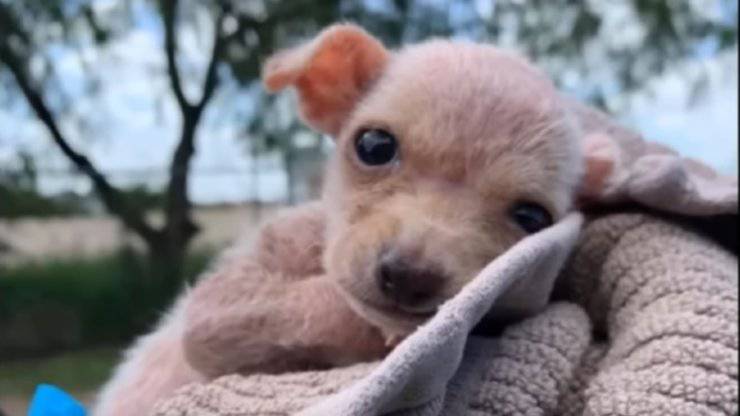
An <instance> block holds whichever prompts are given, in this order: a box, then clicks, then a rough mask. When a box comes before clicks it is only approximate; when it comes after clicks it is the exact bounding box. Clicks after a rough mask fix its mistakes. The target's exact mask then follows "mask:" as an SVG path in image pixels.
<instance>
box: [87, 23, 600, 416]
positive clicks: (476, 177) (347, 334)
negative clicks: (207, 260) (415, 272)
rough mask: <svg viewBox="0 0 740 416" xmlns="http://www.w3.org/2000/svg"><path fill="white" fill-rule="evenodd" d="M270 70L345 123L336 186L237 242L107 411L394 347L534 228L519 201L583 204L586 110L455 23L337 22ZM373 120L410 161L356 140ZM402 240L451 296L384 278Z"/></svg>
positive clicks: (316, 109)
mask: <svg viewBox="0 0 740 416" xmlns="http://www.w3.org/2000/svg"><path fill="white" fill-rule="evenodd" d="M263 78H264V80H265V84H266V86H267V88H268V89H270V90H271V91H276V90H279V89H282V88H285V87H289V86H294V87H295V88H296V89H297V90H298V93H299V94H298V95H299V100H300V106H301V113H302V116H303V118H304V120H305V121H306V122H307V123H308V124H309V125H311V126H313V127H314V128H316V129H317V130H319V131H322V132H324V133H329V134H331V135H332V136H333V137H334V138H335V140H336V151H335V155H334V157H333V158H332V160H331V162H330V163H329V166H328V170H327V183H326V186H325V192H324V195H323V197H322V201H321V202H320V203H316V204H309V205H307V206H304V207H299V208H296V209H294V210H292V211H290V212H289V213H288V214H286V215H284V216H281V217H278V218H277V219H276V220H275V221H273V222H272V223H270V224H268V225H266V226H265V227H264V229H263V230H262V232H261V235H260V239H259V241H258V242H257V244H256V246H255V247H254V248H253V249H251V250H249V251H247V250H246V249H244V248H243V247H242V246H237V247H236V248H235V249H233V250H232V252H231V253H230V254H229V255H227V256H225V258H224V259H222V260H221V261H220V262H219V263H218V264H217V265H216V267H215V268H214V271H213V272H212V273H210V274H209V276H207V277H205V278H204V279H202V281H201V282H199V284H198V285H197V286H196V287H195V288H194V289H193V290H192V291H190V292H186V293H185V294H184V295H183V299H182V300H181V301H180V302H179V303H178V304H180V305H183V306H182V307H178V308H177V309H176V311H175V312H174V313H173V315H172V317H171V318H170V319H168V320H166V321H165V324H164V325H163V326H161V327H160V328H159V329H158V330H157V332H155V333H154V334H153V335H149V336H148V337H146V338H144V340H143V341H142V342H140V343H139V346H138V347H135V348H134V349H133V350H132V352H131V353H130V354H129V356H128V358H127V362H126V363H124V364H123V366H122V369H123V370H119V371H118V372H117V373H116V376H115V377H114V379H113V380H112V381H111V383H110V384H109V387H108V388H106V390H105V393H104V395H103V396H102V400H101V407H99V409H101V410H100V411H99V412H98V413H97V414H101V415H113V416H118V415H126V414H133V413H130V412H128V410H117V411H114V410H110V409H124V406H125V403H126V402H135V403H137V406H140V407H139V408H141V409H143V408H147V407H149V406H151V405H152V404H153V401H154V400H155V399H156V398H157V397H162V396H164V395H166V394H169V393H170V392H171V390H172V389H173V388H174V386H177V385H182V384H185V383H188V382H192V381H199V380H202V379H208V378H211V377H215V376H218V375H222V374H225V373H229V372H235V371H239V372H280V371H287V370H295V369H301V368H314V367H324V366H338V365H345V364H348V363H352V362H357V361H363V360H369V359H373V358H377V357H380V356H382V355H383V354H384V353H386V352H387V347H386V346H385V344H394V343H395V342H398V340H400V339H402V338H403V337H405V336H406V335H408V334H409V333H410V332H411V331H413V330H414V329H415V328H416V327H417V326H418V325H419V324H421V323H422V322H424V320H426V319H427V318H428V317H429V316H431V314H433V313H434V311H435V310H436V308H437V306H439V304H441V303H442V302H443V301H445V300H446V299H448V298H450V297H451V296H453V295H454V294H455V293H457V292H458V291H459V290H460V289H461V288H462V286H463V285H464V284H465V283H466V282H468V281H469V280H470V279H471V278H473V277H474V276H475V274H476V273H477V272H478V271H479V270H480V269H481V268H482V267H483V266H484V265H485V264H487V263H488V262H490V261H491V260H492V259H493V258H495V257H496V256H498V255H499V254H501V253H502V252H503V251H505V250H506V249H508V248H509V247H511V246H512V245H513V244H514V243H516V242H517V241H518V240H520V239H521V238H523V237H524V236H525V232H524V231H522V230H521V229H520V228H519V227H518V226H517V225H516V224H515V223H514V221H513V220H512V219H511V215H510V210H511V208H512V207H513V206H514V204H515V203H517V202H520V201H528V202H536V203H539V204H541V205H543V206H544V207H546V208H547V209H548V210H549V211H550V212H551V214H552V216H553V217H554V219H555V220H558V219H560V218H562V217H563V216H564V215H565V214H566V212H567V211H568V210H570V209H571V208H572V205H573V201H574V199H575V192H576V189H577V187H578V185H579V183H580V182H581V181H582V179H581V177H582V176H583V175H582V173H583V172H582V169H583V166H584V155H582V154H581V150H580V148H581V146H580V144H579V137H578V135H579V133H578V131H577V128H576V123H574V121H573V120H572V119H571V117H572V116H571V114H570V112H569V110H568V108H567V106H566V105H565V103H564V101H563V100H562V99H561V98H560V96H559V95H558V93H557V91H556V90H555V88H554V87H553V85H552V84H551V83H550V81H549V80H548V79H547V78H546V77H545V76H544V75H543V74H542V73H541V72H539V71H538V70H536V69H535V68H533V67H532V66H530V65H529V64H528V63H527V62H526V61H525V60H524V59H522V58H520V57H518V56H515V55H512V54H510V53H507V52H503V51H500V50H498V49H496V48H495V47H492V46H487V45H478V44H472V43H454V42H449V41H443V40H433V41H429V42H426V43H422V44H419V45H413V46H409V47H407V48H404V49H402V50H399V51H394V52H392V51H388V50H386V49H385V48H384V47H383V46H382V45H381V44H380V43H379V42H378V41H377V40H375V39H374V38H372V37H371V36H370V35H368V34H367V33H366V32H364V31H362V30H361V29H359V28H357V27H355V26H352V25H335V26H332V27H329V28H327V29H326V30H325V31H324V32H322V33H321V34H319V35H318V36H317V37H316V39H314V40H313V41H311V42H309V43H307V44H304V45H300V46H297V47H295V48H293V49H290V50H287V51H283V52H279V53H278V54H276V55H275V56H274V57H273V58H271V59H270V60H268V62H267V64H266V65H265V69H264V73H263ZM369 128H382V129H385V130H387V131H389V132H391V133H393V134H394V135H395V137H396V138H397V140H398V142H399V144H400V150H399V157H398V159H397V160H396V161H395V162H393V163H391V164H389V165H387V166H382V167H368V166H364V165H362V164H361V163H360V162H359V160H358V158H357V156H356V154H355V150H354V140H355V138H356V137H357V135H358V134H359V132H361V131H363V129H369ZM603 149H604V146H600V145H591V146H590V147H588V148H587V150H593V152H590V153H587V154H586V155H585V157H586V163H585V166H586V167H587V168H589V169H591V168H593V167H596V169H593V170H594V172H586V175H585V179H583V183H585V184H586V186H584V187H583V189H587V190H588V192H590V193H594V192H598V187H599V186H600V184H603V183H605V182H606V178H607V177H608V176H609V174H610V173H611V170H610V169H611V168H612V166H613V163H612V161H611V160H610V159H609V153H608V152H606V153H605V152H604V151H603ZM592 153H593V155H594V157H593V158H592V157H591V154H592ZM605 154H606V155H607V156H606V157H605V156H604V155H605ZM591 159H594V160H593V161H592V160H591ZM387 247H392V248H393V249H394V250H396V251H397V252H398V253H402V255H403V256H404V257H405V258H406V259H407V260H408V261H410V262H413V263H414V264H421V265H424V267H429V268H433V269H434V270H440V271H442V272H443V273H442V274H441V276H444V279H443V280H442V281H441V282H437V283H436V284H437V285H438V286H439V287H435V292H434V296H432V297H431V298H430V299H428V300H426V301H425V302H424V303H423V304H421V305H416V306H414V307H413V308H408V307H401V306H398V305H396V304H395V303H394V302H392V301H390V300H389V299H387V298H386V297H385V296H384V295H383V294H382V293H381V291H380V290H379V288H378V287H377V282H376V279H375V278H374V275H375V274H376V273H377V263H378V259H379V257H380V253H381V251H382V250H383V249H384V248H387ZM428 284H431V281H430V282H428ZM156 340H159V341H161V343H160V342H159V341H156ZM165 344H167V345H165ZM168 349H169V350H170V351H172V354H171V355H170V356H168V357H167V359H162V360H161V364H159V362H160V361H158V359H157V357H159V356H160V355H161V353H162V351H164V350H168ZM183 357H184V358H183ZM177 360H184V361H186V362H176V361H177ZM169 368H179V369H187V370H186V371H180V372H174V371H169V370H168V369H169ZM166 377H172V379H170V380H164V378H166ZM149 379H151V380H156V382H151V383H150V381H149ZM145 380H146V381H145ZM145 383H150V384H146V385H147V386H152V387H148V388H147V389H146V391H142V388H141V386H142V385H145ZM155 384H156V385H155ZM137 414H138V413H137Z"/></svg>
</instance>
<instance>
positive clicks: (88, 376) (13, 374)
mask: <svg viewBox="0 0 740 416" xmlns="http://www.w3.org/2000/svg"><path fill="white" fill-rule="evenodd" d="M119 354H120V349H119V348H113V347H99V348H92V349H86V350H79V351H71V352H66V353H63V354H59V355H55V356H52V357H48V358H43V359H38V358H35V359H24V360H14V361H10V362H3V363H2V364H0V394H1V395H2V396H18V397H24V398H26V399H30V398H31V395H32V394H33V391H34V389H35V388H36V385H38V384H39V383H49V384H54V385H55V386H58V387H60V388H62V389H64V390H66V391H70V392H80V391H92V390H96V389H97V388H98V387H99V386H100V385H101V384H102V383H103V382H104V381H105V380H106V379H107V378H108V377H109V376H110V372H111V370H112V368H113V366H114V365H115V364H116V362H117V361H118V359H119Z"/></svg>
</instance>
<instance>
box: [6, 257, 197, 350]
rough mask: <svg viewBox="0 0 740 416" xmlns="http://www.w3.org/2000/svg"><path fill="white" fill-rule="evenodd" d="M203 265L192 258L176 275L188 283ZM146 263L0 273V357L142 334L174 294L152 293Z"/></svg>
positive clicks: (84, 263) (131, 260)
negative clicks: (0, 337) (181, 276)
mask: <svg viewBox="0 0 740 416" xmlns="http://www.w3.org/2000/svg"><path fill="white" fill-rule="evenodd" d="M209 259H210V253H208V252H200V253H193V254H192V255H190V256H189V257H188V258H187V259H186V262H185V266H184V267H185V271H184V274H185V275H186V276H187V277H188V278H189V279H193V278H194V277H195V276H197V275H198V274H199V273H200V272H201V271H202V270H203V269H204V268H205V266H206V264H207V263H208V260H209ZM147 264H148V263H147V262H146V259H144V258H142V257H141V256H139V255H137V254H135V253H133V252H131V251H121V252H120V253H116V254H112V255H108V256H104V257H99V258H90V259H64V260H54V261H50V262H47V263H30V264H23V265H18V266H12V267H6V268H0V293H2V297H1V298H0V332H2V333H3V334H4V335H3V339H0V357H2V356H19V355H37V354H40V353H44V352H48V351H49V350H55V349H68V348H79V347H81V346H83V345H99V344H101V343H103V344H104V343H120V342H125V341H128V340H130V339H131V338H132V337H133V336H134V335H136V334H139V333H142V332H144V331H146V330H147V329H148V328H149V327H150V326H151V325H152V322H154V321H155V320H156V319H157V317H158V316H159V314H160V313H161V312H163V311H164V310H166V308H167V307H168V305H169V304H170V302H171V301H172V298H173V296H174V295H175V293H173V290H172V289H171V288H162V287H158V285H157V284H156V282H158V281H159V280H158V279H154V278H153V276H150V275H148V271H147V269H148V267H147ZM60 332H62V333H60ZM63 332H67V333H66V334H65V333H63ZM13 337H16V338H15V339H13Z"/></svg>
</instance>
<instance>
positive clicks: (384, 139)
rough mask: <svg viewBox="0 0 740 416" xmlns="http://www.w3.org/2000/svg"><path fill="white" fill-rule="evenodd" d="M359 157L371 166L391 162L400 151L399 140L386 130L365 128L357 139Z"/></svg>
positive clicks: (356, 147) (356, 145) (356, 146)
mask: <svg viewBox="0 0 740 416" xmlns="http://www.w3.org/2000/svg"><path fill="white" fill-rule="evenodd" d="M355 150H356V151H357V157H359V158H360V160H361V161H362V163H364V164H366V165H369V166H380V165H385V164H386V163H390V162H391V161H393V160H394V159H395V158H396V154H397V153H398V142H397V141H396V138H395V137H393V135H392V134H390V133H388V132H387V131H385V130H379V129H372V130H365V131H363V132H362V133H360V135H359V136H357V139H356V140H355Z"/></svg>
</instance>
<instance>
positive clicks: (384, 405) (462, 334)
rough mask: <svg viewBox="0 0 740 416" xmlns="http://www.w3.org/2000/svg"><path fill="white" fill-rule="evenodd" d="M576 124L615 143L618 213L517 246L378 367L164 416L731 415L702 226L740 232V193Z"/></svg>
mask: <svg viewBox="0 0 740 416" xmlns="http://www.w3.org/2000/svg"><path fill="white" fill-rule="evenodd" d="M579 111H581V120H582V124H583V126H584V130H585V132H586V133H587V134H608V135H610V136H613V137H616V138H617V139H618V140H617V143H618V144H619V152H620V165H619V167H618V169H617V171H616V172H615V174H614V175H613V176H612V177H611V178H610V179H609V186H608V187H606V188H605V191H604V193H603V194H602V195H598V196H597V197H598V199H599V200H600V201H601V202H606V203H607V205H609V206H610V207H611V208H614V207H616V206H617V204H619V205H620V208H619V209H616V210H614V209H612V211H613V212H612V213H610V214H604V213H602V214H601V215H591V216H589V218H588V219H587V220H586V222H585V226H583V230H582V231H581V227H582V223H583V220H582V217H581V215H580V214H572V215H571V216H569V217H567V218H566V219H565V220H563V221H561V222H559V223H558V224H556V225H555V226H553V227H550V228H549V229H546V230H544V231H543V232H540V233H538V234H535V235H533V236H530V237H528V238H526V239H524V240H522V241H521V242H520V243H518V244H517V245H516V246H514V247H513V248H512V249H511V250H509V251H508V252H507V253H505V254H504V255H502V256H500V257H499V258H497V259H496V260H494V261H493V262H492V263H491V264H490V265H489V266H488V267H487V268H486V269H484V270H483V271H482V272H481V273H480V275H479V276H478V277H476V278H475V279H474V280H473V281H472V282H471V283H470V284H469V285H468V286H466V288H465V289H464V290H463V291H462V292H461V293H460V294H458V295H457V296H456V297H454V298H453V299H451V300H450V301H448V302H447V303H445V304H444V305H443V306H442V308H441V309H440V311H439V312H438V313H437V314H436V315H435V317H434V318H433V319H431V320H430V321H429V322H428V323H427V324H425V325H424V326H422V327H421V328H419V330H417V331H416V332H415V333H414V334H412V335H411V336H410V337H409V338H407V339H406V340H405V341H404V342H402V343H401V344H400V345H399V346H398V347H397V348H396V349H395V350H394V351H393V352H392V353H391V354H390V355H389V356H388V357H386V359H384V360H383V361H382V362H378V363H368V364H360V365H356V366H352V367H348V368H340V369H333V370H328V371H323V372H306V373H292V374H283V375H274V376H267V375H252V376H246V377H244V376H239V375H232V376H226V377H222V378H220V379H217V380H215V381H213V382H211V383H209V384H205V385H191V386H187V387H185V388H183V389H181V390H180V391H179V392H178V393H177V394H175V396H174V397H172V398H170V399H168V400H165V401H163V402H161V403H159V405H158V406H157V411H156V414H157V415H206V416H208V415H220V416H221V415H223V416H225V415H289V414H301V415H322V416H324V415H329V416H331V415H341V416H344V415H362V416H364V415H380V414H389V415H399V416H400V415H419V416H426V415H451V416H455V415H479V416H483V415H599V416H611V415H625V416H629V415H635V416H636V415H650V416H652V415H655V416H658V415H661V416H662V415H686V416H700V415H728V416H730V415H736V414H737V412H738V404H737V401H738V387H737V377H738V271H737V257H736V254H735V253H734V251H735V250H736V247H734V248H733V249H732V250H727V249H726V248H723V247H722V246H720V245H719V244H717V243H715V242H714V241H713V240H712V239H711V238H710V237H707V236H704V235H703V233H700V232H699V231H697V228H696V227H695V226H696V224H697V221H699V218H701V223H700V224H699V225H700V227H699V229H701V230H705V231H709V233H710V234H714V235H715V236H718V235H719V234H724V237H727V236H728V235H731V234H732V233H727V232H726V231H727V230H723V229H722V226H720V227H717V226H716V225H717V224H720V222H722V223H723V224H731V225H732V226H733V227H734V226H736V225H737V218H736V215H737V181H736V180H734V179H728V178H724V177H721V176H718V175H717V174H716V173H714V172H713V171H712V170H711V169H709V168H707V167H705V166H703V165H701V164H698V163H696V162H693V161H690V160H687V159H683V158H680V157H678V156H677V155H675V154H674V153H673V152H671V151H669V150H667V149H665V148H663V147H660V146H655V145H650V144H648V143H646V142H643V141H642V140H641V139H640V138H639V137H638V136H636V135H633V134H631V133H630V132H628V131H626V130H624V129H621V128H620V127H618V126H616V125H614V124H612V123H610V122H609V120H608V119H606V118H604V117H603V116H601V115H599V114H596V113H593V112H592V111H591V110H588V109H586V108H582V109H580V110H579ZM623 203H629V204H632V205H633V206H639V207H641V208H638V209H637V210H636V212H633V213H627V212H626V211H625V209H624V208H623V207H621V204H623ZM648 212H660V213H661V215H662V214H671V215H674V216H673V217H672V219H671V220H665V219H661V218H660V217H658V216H655V215H654V214H648ZM675 215H678V216H680V218H678V219H677V217H675ZM684 223H685V224H684ZM723 231H725V232H724V233H723ZM733 231H734V230H733ZM579 233H580V234H579ZM730 240H731V239H730ZM725 241H728V240H726V239H725ZM734 241H735V242H736V239H735V240H734ZM731 243H732V242H731ZM735 244H736V243H735ZM566 260H567V262H566ZM564 264H565V265H564ZM556 276H559V279H558V280H557V283H556V288H555V289H556V290H555V298H556V299H559V300H557V301H552V302H550V303H549V304H547V305H546V309H545V310H544V311H543V312H541V313H539V314H537V315H536V316H534V317H533V318H530V319H529V320H526V321H524V322H521V323H519V324H516V325H512V326H510V327H509V328H508V329H506V330H505V331H504V332H503V334H500V335H499V336H489V337H480V336H470V335H469V333H470V330H471V329H472V328H473V327H474V326H475V325H476V324H477V323H478V322H479V321H480V320H481V319H484V317H485V316H486V314H487V312H488V311H489V310H490V309H491V307H492V306H494V305H497V303H496V302H497V300H502V301H507V300H508V299H511V296H510V295H511V293H517V294H518V296H516V297H515V298H516V299H520V300H522V302H524V303H527V302H529V304H528V305H525V306H527V307H528V308H529V309H530V310H537V309H541V307H542V306H543V304H544V300H545V299H547V298H548V296H549V294H550V288H552V287H553V284H554V281H555V277H556ZM543 288H544V289H545V290H544V291H543V290H542V289H543ZM527 294H531V296H529V297H527V296H526V295H527ZM543 294H544V295H546V296H542V295H543ZM499 304H500V303H499Z"/></svg>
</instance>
